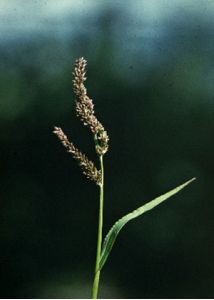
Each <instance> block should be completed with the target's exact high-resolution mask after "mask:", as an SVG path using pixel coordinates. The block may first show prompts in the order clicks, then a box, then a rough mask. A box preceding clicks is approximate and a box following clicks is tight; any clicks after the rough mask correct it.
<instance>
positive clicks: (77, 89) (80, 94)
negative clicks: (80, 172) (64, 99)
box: [73, 57, 109, 155]
mask: <svg viewBox="0 0 214 300" xmlns="http://www.w3.org/2000/svg"><path fill="white" fill-rule="evenodd" d="M86 65H87V61H86V60H85V59H84V58H83V57H81V58H79V59H77V60H76V62H75V68H74V72H73V75H74V80H73V86H74V93H75V94H76V96H77V101H76V112H77V116H78V117H80V120H81V121H82V122H83V124H84V125H86V126H88V127H89V128H90V130H91V131H92V133H93V135H94V138H95V144H96V152H97V154H98V155H104V154H105V153H106V152H107V150H108V141H109V137H108V135H107V132H106V131H105V129H104V127H103V125H102V124H101V123H100V122H99V121H98V119H97V118H96V116H95V112H94V104H93V101H92V99H90V98H89V97H88V95H87V89H86V87H85V86H84V81H85V80H86Z"/></svg>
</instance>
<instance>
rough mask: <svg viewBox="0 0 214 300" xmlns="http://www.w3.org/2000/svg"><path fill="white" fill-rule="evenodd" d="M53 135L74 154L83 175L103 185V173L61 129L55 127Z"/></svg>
mask: <svg viewBox="0 0 214 300" xmlns="http://www.w3.org/2000/svg"><path fill="white" fill-rule="evenodd" d="M53 133H55V134H56V136H57V137H58V138H59V140H60V141H61V143H62V144H63V146H64V147H65V148H66V149H67V151H68V152H69V153H71V154H72V156H73V158H75V159H76V160H77V161H78V162H79V165H80V167H81V169H82V170H83V174H84V175H86V177H87V178H88V179H90V180H92V181H94V182H95V183H96V184H97V185H100V183H101V172H100V171H98V170H97V168H96V167H95V165H94V163H93V162H92V161H90V160H89V159H88V158H87V156H86V155H85V154H83V153H82V152H81V151H79V150H78V149H77V148H76V147H75V146H74V144H73V143H71V142H70V141H69V140H68V138H67V136H66V135H65V134H64V132H63V131H62V129H61V128H59V127H54V131H53Z"/></svg>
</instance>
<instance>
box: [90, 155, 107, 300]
mask: <svg viewBox="0 0 214 300" xmlns="http://www.w3.org/2000/svg"><path fill="white" fill-rule="evenodd" d="M99 159H100V169H101V183H100V185H99V186H100V207H99V220H98V236H97V255H96V264H95V272H94V282H93V287H92V294H91V298H92V299H97V295H98V289H99V280H100V270H99V262H100V254H101V247H102V231H103V202H104V166H103V156H102V155H101V156H99Z"/></svg>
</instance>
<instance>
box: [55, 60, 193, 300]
mask: <svg viewBox="0 0 214 300" xmlns="http://www.w3.org/2000/svg"><path fill="white" fill-rule="evenodd" d="M86 64H87V62H86V60H85V59H84V58H83V57H81V58H79V59H77V60H76V62H75V67H74V72H73V75H74V79H73V86H74V93H75V95H76V113H77V116H78V117H79V118H80V120H81V121H82V122H83V124H84V125H85V126H87V127H88V128H89V130H90V131H91V133H92V135H93V138H94V143H95V151H96V153H97V155H98V158H99V168H97V167H96V165H95V163H94V162H92V161H91V160H89V159H88V157H87V156H86V155H85V154H83V153H82V152H81V151H80V150H79V149H78V148H76V146H75V145H74V144H73V143H72V142H70V141H69V140H68V138H67V136H66V135H65V134H64V132H63V130H62V129H61V128H60V127H55V128H54V131H53V132H54V133H55V134H56V135H57V137H58V138H59V140H60V141H61V142H62V144H63V146H64V147H65V148H66V149H67V152H69V153H70V154H71V155H72V156H73V158H74V159H76V160H77V161H78V163H79V165H80V167H81V169H82V172H83V174H84V175H86V177H87V178H88V179H89V180H91V181H93V182H94V183H95V184H96V185H97V186H98V187H99V195H100V196H99V202H100V206H99V214H98V236H97V253H96V262H95V270H94V281H93V285H92V292H91V298H92V299H97V297H98V290H99V281H100V272H101V270H102V268H103V266H104V264H105V262H106V260H107V258H108V256H109V254H110V252H111V249H112V247H113V245H114V243H115V240H116V238H117V236H118V233H119V232H120V230H121V229H122V228H123V226H124V225H125V224H126V223H128V222H129V221H130V220H132V219H134V218H137V217H139V216H140V215H142V214H144V213H145V212H146V211H149V210H151V209H153V208H154V207H156V206H157V205H158V204H160V203H162V202H163V201H165V200H166V199H168V198H170V197H171V196H173V195H174V194H176V193H178V192H179V191H180V190H182V189H183V188H184V187H186V186H187V185H188V184H190V183H191V182H192V181H193V180H195V178H192V179H190V180H188V181H186V182H185V183H183V184H181V185H179V186H178V187H176V188H174V189H172V190H170V191H169V192H167V193H166V194H163V195H161V196H159V197H157V198H155V199H153V200H152V201H150V202H148V203H146V204H144V205H143V206H141V207H139V208H137V209H136V210H134V211H132V212H131V213H128V214H127V215H125V216H124V217H122V218H121V219H119V220H118V221H117V222H116V223H115V224H114V225H113V226H112V228H111V229H110V230H109V232H108V233H107V235H106V237H105V239H104V241H103V237H102V233H103V208H104V159H103V158H104V155H105V154H106V152H107V151H108V148H109V137H108V134H107V132H106V130H105V128H104V126H103V125H102V123H101V122H100V121H99V120H98V119H97V117H96V115H95V111H94V104H93V101H92V99H90V98H89V97H88V95H87V89H86V87H85V85H84V82H85V80H86Z"/></svg>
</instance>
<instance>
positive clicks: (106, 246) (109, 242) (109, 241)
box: [100, 177, 196, 270]
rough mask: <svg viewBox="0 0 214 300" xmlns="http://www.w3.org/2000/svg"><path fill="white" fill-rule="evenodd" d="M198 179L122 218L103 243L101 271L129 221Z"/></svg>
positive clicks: (189, 181) (185, 183)
mask: <svg viewBox="0 0 214 300" xmlns="http://www.w3.org/2000/svg"><path fill="white" fill-rule="evenodd" d="M195 179H196V178H195V177H193V178H192V179H190V180H188V181H186V182H184V183H183V184H181V185H179V186H177V187H176V188H174V189H172V190H170V191H169V192H167V193H165V194H163V195H161V196H159V197H157V198H155V199H153V200H151V201H150V202H147V203H146V204H144V205H142V206H140V207H139V208H137V209H135V210H134V211H132V212H131V213H128V214H127V215H125V216H124V217H122V218H121V219H119V220H118V221H117V222H116V223H115V224H114V225H113V226H112V227H111V229H110V230H109V232H108V233H107V235H106V237H105V240H104V243H103V248H102V252H101V258H100V270H101V269H102V267H103V266H104V264H105V262H106V260H107V258H108V256H109V254H110V252H111V249H112V247H113V245H114V242H115V240H116V238H117V235H118V233H119V232H120V230H121V229H122V228H123V226H124V225H126V223H128V222H129V221H131V220H132V219H135V218H137V217H139V216H140V215H142V214H144V213H145V212H146V211H149V210H151V209H153V208H154V207H155V206H157V205H159V204H161V203H162V202H164V201H165V200H167V199H168V198H170V197H172V196H173V195H175V194H177V193H178V192H179V191H180V190H182V189H183V188H184V187H186V186H187V185H189V184H190V183H191V182H192V181H194V180H195Z"/></svg>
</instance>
